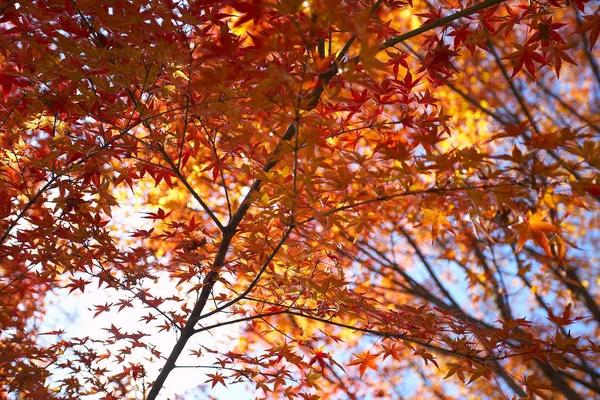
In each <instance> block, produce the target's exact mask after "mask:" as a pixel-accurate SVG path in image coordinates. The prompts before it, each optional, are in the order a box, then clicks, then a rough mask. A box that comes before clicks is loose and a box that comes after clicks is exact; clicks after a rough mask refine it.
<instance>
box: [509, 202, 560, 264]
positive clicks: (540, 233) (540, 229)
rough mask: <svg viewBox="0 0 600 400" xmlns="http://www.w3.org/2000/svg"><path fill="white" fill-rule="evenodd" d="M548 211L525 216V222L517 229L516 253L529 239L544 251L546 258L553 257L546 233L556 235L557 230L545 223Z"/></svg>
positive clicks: (555, 227)
mask: <svg viewBox="0 0 600 400" xmlns="http://www.w3.org/2000/svg"><path fill="white" fill-rule="evenodd" d="M546 214H548V210H542V211H538V212H536V213H535V214H532V213H531V211H530V212H529V213H528V214H527V221H525V222H523V223H522V224H520V227H519V229H518V232H519V240H518V242H517V251H520V250H521V249H522V248H523V246H524V245H525V243H527V240H529V239H531V240H533V242H534V243H535V244H537V245H538V246H540V247H541V248H542V249H544V252H545V253H546V255H547V256H548V257H553V255H552V250H551V249H550V243H549V242H548V237H547V236H546V234H547V233H558V232H559V228H558V227H557V226H556V225H553V224H551V223H549V222H545V221H544V219H545V218H546Z"/></svg>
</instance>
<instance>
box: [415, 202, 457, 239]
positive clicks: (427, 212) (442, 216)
mask: <svg viewBox="0 0 600 400" xmlns="http://www.w3.org/2000/svg"><path fill="white" fill-rule="evenodd" d="M421 225H431V242H432V243H433V242H435V239H436V238H437V237H438V235H439V233H440V227H442V228H444V229H446V230H448V231H450V232H452V233H454V228H453V227H452V224H451V223H450V221H448V219H447V218H446V213H444V211H442V210H440V209H435V210H432V209H429V208H424V209H423V218H422V219H421Z"/></svg>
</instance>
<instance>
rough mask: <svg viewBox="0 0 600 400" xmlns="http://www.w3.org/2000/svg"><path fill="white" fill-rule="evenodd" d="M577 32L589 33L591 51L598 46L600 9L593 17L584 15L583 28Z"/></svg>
mask: <svg viewBox="0 0 600 400" xmlns="http://www.w3.org/2000/svg"><path fill="white" fill-rule="evenodd" d="M577 32H580V33H585V32H589V35H590V38H589V42H590V51H591V50H592V49H593V47H594V45H595V44H596V41H598V35H599V34H600V9H597V10H596V12H595V13H594V14H593V15H584V16H583V21H582V22H581V26H580V27H579V28H578V29H577Z"/></svg>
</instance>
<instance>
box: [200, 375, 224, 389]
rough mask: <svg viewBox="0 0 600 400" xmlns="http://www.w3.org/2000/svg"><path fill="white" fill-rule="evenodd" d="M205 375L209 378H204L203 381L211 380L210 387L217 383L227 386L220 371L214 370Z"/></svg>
mask: <svg viewBox="0 0 600 400" xmlns="http://www.w3.org/2000/svg"><path fill="white" fill-rule="evenodd" d="M206 376H208V377H209V378H210V379H208V380H206V381H205V382H207V383H208V382H211V387H213V388H214V387H215V386H216V385H217V384H219V383H220V384H221V385H223V386H225V387H227V384H226V383H225V379H224V378H225V377H224V376H223V375H222V374H221V373H220V372H215V373H214V374H206Z"/></svg>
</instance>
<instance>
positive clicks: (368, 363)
mask: <svg viewBox="0 0 600 400" xmlns="http://www.w3.org/2000/svg"><path fill="white" fill-rule="evenodd" d="M354 356H355V357H356V359H355V360H354V361H352V362H350V363H349V364H346V365H348V366H350V365H358V371H359V372H360V377H361V378H362V376H363V374H364V373H365V371H366V370H367V368H371V369H373V370H375V371H377V363H376V362H375V360H376V359H377V357H379V354H372V353H371V352H370V351H365V352H362V353H360V354H354Z"/></svg>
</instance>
